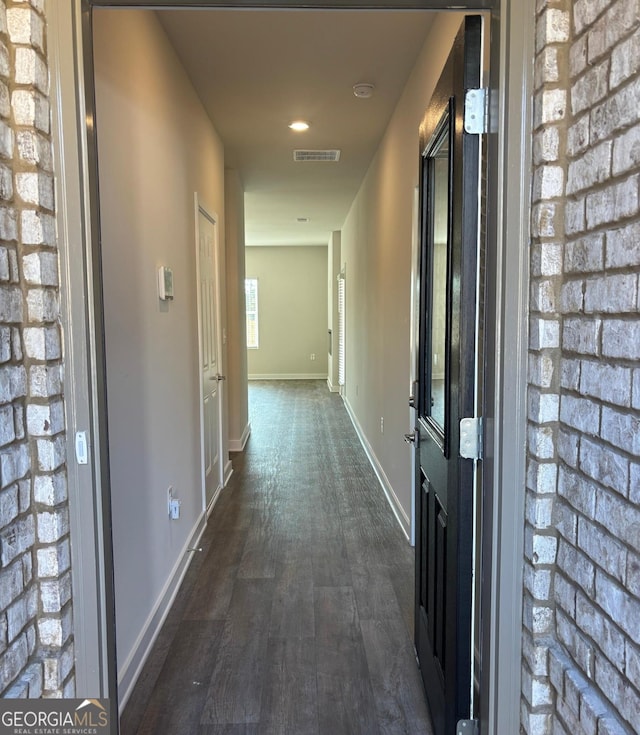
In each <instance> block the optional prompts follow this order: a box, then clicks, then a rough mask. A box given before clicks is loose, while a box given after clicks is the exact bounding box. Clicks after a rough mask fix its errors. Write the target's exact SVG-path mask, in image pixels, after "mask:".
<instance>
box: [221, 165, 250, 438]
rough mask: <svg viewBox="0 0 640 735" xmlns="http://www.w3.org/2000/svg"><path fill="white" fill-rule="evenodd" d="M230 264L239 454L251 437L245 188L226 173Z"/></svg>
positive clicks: (234, 430) (230, 372) (232, 429)
mask: <svg viewBox="0 0 640 735" xmlns="http://www.w3.org/2000/svg"><path fill="white" fill-rule="evenodd" d="M224 195H225V229H226V247H225V251H226V256H227V258H226V261H227V274H226V275H227V277H226V282H227V358H228V360H227V373H226V375H227V383H226V385H227V395H228V397H229V448H230V449H231V450H232V451H240V450H241V449H242V448H243V446H244V444H245V442H246V440H247V438H248V435H249V431H250V427H249V393H248V390H247V330H246V319H245V304H244V274H245V249H244V189H243V187H242V181H241V180H240V176H239V175H238V172H237V171H233V170H231V169H227V170H226V171H225V188H224Z"/></svg>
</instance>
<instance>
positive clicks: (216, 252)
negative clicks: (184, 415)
mask: <svg viewBox="0 0 640 735" xmlns="http://www.w3.org/2000/svg"><path fill="white" fill-rule="evenodd" d="M194 203H195V218H196V222H195V233H196V239H195V244H194V247H195V249H196V282H195V285H194V288H195V290H196V295H197V298H196V301H197V311H198V379H199V382H200V391H202V383H203V377H202V362H203V360H202V323H203V319H202V298H201V293H200V268H201V263H200V215H202V216H203V217H205V218H206V219H208V220H209V222H211V223H212V224H213V226H214V227H215V232H216V237H215V242H214V243H213V271H214V275H213V279H214V288H215V297H214V298H215V302H216V350H217V352H218V368H219V369H220V370H221V369H222V364H221V361H222V341H223V340H222V319H221V313H220V312H221V304H220V237H219V228H218V222H219V221H220V219H219V217H218V215H217V214H216V213H215V212H214V211H213V209H211V208H210V207H208V206H207V205H206V203H204V202H203V201H202V199H201V198H200V196H199V194H198V192H195V194H194ZM223 391H224V381H223V380H222V381H218V416H217V419H218V456H219V460H218V463H219V464H218V481H219V484H218V489H217V490H216V491H215V492H214V494H213V497H212V498H211V502H210V503H209V504H208V505H207V491H206V476H205V475H206V468H205V447H204V437H205V431H204V420H205V417H204V410H203V406H202V395H201V396H200V466H201V476H202V509H203V510H204V511H205V512H206V514H207V516H209V515H210V514H211V511H212V510H213V506H214V505H215V504H216V500H217V499H218V495H219V494H220V491H221V490H222V488H223V487H224V484H225V482H224V477H225V462H224V436H223V410H222V408H223V405H224V403H223V400H224V399H223Z"/></svg>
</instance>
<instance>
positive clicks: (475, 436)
mask: <svg viewBox="0 0 640 735" xmlns="http://www.w3.org/2000/svg"><path fill="white" fill-rule="evenodd" d="M460 456H461V457H462V458H463V459H482V418H481V417H480V416H476V417H474V418H471V419H460Z"/></svg>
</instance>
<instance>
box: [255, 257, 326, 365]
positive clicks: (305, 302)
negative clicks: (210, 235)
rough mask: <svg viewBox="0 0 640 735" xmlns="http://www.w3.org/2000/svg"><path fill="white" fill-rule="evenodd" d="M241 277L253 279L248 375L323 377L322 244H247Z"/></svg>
mask: <svg viewBox="0 0 640 735" xmlns="http://www.w3.org/2000/svg"><path fill="white" fill-rule="evenodd" d="M246 275H247V278H257V279H258V329H259V344H260V346H259V348H258V349H257V350H256V349H251V350H248V365H249V378H251V377H254V378H255V377H269V378H278V377H280V378H286V377H299V378H326V377H327V369H328V366H327V357H328V344H329V340H328V335H327V246H326V245H324V246H304V247H295V246H287V247H248V248H247V249H246ZM312 354H314V355H315V358H316V359H315V360H311V359H310V356H311V355H312Z"/></svg>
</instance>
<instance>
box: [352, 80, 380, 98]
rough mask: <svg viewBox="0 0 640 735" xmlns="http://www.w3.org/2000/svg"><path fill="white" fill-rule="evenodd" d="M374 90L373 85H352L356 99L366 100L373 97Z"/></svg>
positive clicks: (363, 83)
mask: <svg viewBox="0 0 640 735" xmlns="http://www.w3.org/2000/svg"><path fill="white" fill-rule="evenodd" d="M374 90H375V86H374V85H373V84H369V83H368V82H360V83H359V84H354V85H353V93H354V94H355V96H356V97H359V98H360V99H368V98H369V97H373V92H374Z"/></svg>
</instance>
